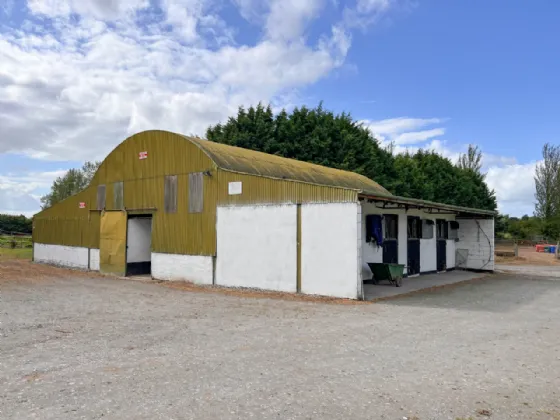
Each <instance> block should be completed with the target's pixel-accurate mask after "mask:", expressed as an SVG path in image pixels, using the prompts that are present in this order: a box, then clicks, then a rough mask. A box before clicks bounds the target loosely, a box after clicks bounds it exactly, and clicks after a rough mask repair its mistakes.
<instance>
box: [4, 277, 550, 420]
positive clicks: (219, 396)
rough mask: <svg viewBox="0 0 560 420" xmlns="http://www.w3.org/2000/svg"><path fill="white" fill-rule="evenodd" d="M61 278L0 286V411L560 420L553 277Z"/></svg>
mask: <svg viewBox="0 0 560 420" xmlns="http://www.w3.org/2000/svg"><path fill="white" fill-rule="evenodd" d="M61 273H62V271H56V274H57V277H48V276H46V277H45V276H43V278H42V279H41V280H40V281H32V279H30V281H25V279H23V280H22V279H18V281H14V282H10V281H4V282H3V283H0V322H1V323H0V418H1V419H31V418H37V419H251V418H254V419H259V420H260V419H337V420H340V419H395V420H402V419H403V418H404V417H407V418H408V419H419V420H426V419H451V420H456V419H457V418H461V419H463V418H464V419H468V418H469V417H471V416H472V418H473V419H477V418H488V415H489V418H491V419H524V420H528V419H529V420H530V419H556V420H558V419H560V379H559V378H560V281H558V280H557V279H556V280H554V279H548V278H545V277H540V278H528V277H521V276H516V275H513V274H512V275H509V274H502V275H494V276H489V277H487V278H485V279H484V280H481V281H479V282H474V283H472V284H471V283H469V284H464V285H459V286H457V287H454V288H450V289H445V288H444V289H441V290H437V291H432V292H426V293H417V294H415V295H412V296H408V297H403V298H396V299H395V300H391V301H387V302H383V303H375V304H365V305H336V304H325V303H317V302H298V301H285V300H279V299H266V298H254V297H253V298H246V297H240V296H228V295H223V294H219V293H217V294H213V293H196V292H193V291H184V290H177V289H173V288H167V287H162V286H161V285H159V284H153V283H147V282H138V281H127V280H116V279H111V278H103V277H89V276H87V275H84V274H80V275H73V274H72V272H66V273H68V274H65V275H61ZM8 280H9V279H8Z"/></svg>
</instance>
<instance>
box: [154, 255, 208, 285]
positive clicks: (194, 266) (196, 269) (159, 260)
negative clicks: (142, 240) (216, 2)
mask: <svg viewBox="0 0 560 420" xmlns="http://www.w3.org/2000/svg"><path fill="white" fill-rule="evenodd" d="M213 271H214V268H213V263H212V257H209V256H203V255H182V254H159V253H156V252H153V253H152V277H153V278H155V279H158V280H169V281H188V282H192V283H196V284H212V282H213V277H214V273H213Z"/></svg>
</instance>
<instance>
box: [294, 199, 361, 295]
mask: <svg viewBox="0 0 560 420" xmlns="http://www.w3.org/2000/svg"><path fill="white" fill-rule="evenodd" d="M358 206H359V204H358V203H333V204H305V205H302V206H301V291H302V293H306V294H313V295H323V296H333V297H339V298H350V299H357V298H358V296H359V294H360V293H361V284H360V285H358V283H361V277H362V276H361V274H362V270H361V262H360V254H361V253H359V252H358V247H360V246H361V244H359V243H358V238H360V235H359V234H358V229H361V223H360V220H359V219H358V218H360V219H361V217H362V215H361V213H360V212H359V211H358ZM358 286H360V291H359V290H358Z"/></svg>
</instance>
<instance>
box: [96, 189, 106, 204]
mask: <svg viewBox="0 0 560 420" xmlns="http://www.w3.org/2000/svg"><path fill="white" fill-rule="evenodd" d="M104 208H105V185H98V186H97V210H103V209H104Z"/></svg>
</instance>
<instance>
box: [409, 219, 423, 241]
mask: <svg viewBox="0 0 560 420" xmlns="http://www.w3.org/2000/svg"><path fill="white" fill-rule="evenodd" d="M407 233H408V239H419V238H421V237H422V221H421V220H420V218H419V217H415V216H408V229H407Z"/></svg>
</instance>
